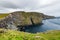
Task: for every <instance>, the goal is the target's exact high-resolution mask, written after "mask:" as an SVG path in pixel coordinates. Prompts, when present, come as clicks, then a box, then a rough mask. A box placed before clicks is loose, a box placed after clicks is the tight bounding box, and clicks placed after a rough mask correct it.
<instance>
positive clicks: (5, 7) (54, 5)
mask: <svg viewBox="0 0 60 40" xmlns="http://www.w3.org/2000/svg"><path fill="white" fill-rule="evenodd" d="M17 10H24V11H38V12H43V13H45V14H47V15H54V16H60V15H59V13H60V12H59V10H60V0H0V12H11V11H17ZM56 14H57V15H56Z"/></svg>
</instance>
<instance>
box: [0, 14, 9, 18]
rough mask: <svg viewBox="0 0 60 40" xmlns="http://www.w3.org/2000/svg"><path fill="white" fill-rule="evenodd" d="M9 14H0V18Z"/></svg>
mask: <svg viewBox="0 0 60 40" xmlns="http://www.w3.org/2000/svg"><path fill="white" fill-rule="evenodd" d="M8 15H9V14H0V18H4V17H6V16H8Z"/></svg>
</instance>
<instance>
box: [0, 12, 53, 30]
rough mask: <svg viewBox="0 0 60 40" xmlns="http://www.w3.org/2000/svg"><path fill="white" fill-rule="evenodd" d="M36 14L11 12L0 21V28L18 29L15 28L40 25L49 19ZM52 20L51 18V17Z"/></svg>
mask: <svg viewBox="0 0 60 40" xmlns="http://www.w3.org/2000/svg"><path fill="white" fill-rule="evenodd" d="M49 17H51V16H46V15H44V14H42V13H38V12H24V11H17V12H12V13H10V14H9V15H8V16H6V17H5V18H4V19H2V20H0V28H7V29H15V30H16V29H18V28H17V26H26V25H36V24H41V23H42V20H43V19H46V18H49ZM52 18H53V17H52Z"/></svg>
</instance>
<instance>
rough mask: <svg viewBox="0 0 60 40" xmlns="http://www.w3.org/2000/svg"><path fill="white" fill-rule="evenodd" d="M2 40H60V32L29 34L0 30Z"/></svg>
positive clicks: (0, 39)
mask: <svg viewBox="0 0 60 40" xmlns="http://www.w3.org/2000/svg"><path fill="white" fill-rule="evenodd" d="M0 40H60V31H48V32H41V33H36V34H33V33H27V32H20V31H16V30H6V29H5V30H3V29H0Z"/></svg>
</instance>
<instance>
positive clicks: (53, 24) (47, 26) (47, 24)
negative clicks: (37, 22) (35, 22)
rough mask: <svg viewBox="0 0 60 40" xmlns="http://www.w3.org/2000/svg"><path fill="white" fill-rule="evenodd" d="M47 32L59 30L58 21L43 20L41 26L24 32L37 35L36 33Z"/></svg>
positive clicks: (59, 20) (59, 22)
mask: <svg viewBox="0 0 60 40" xmlns="http://www.w3.org/2000/svg"><path fill="white" fill-rule="evenodd" d="M48 30H60V19H48V20H43V25H41V26H35V27H29V28H28V29H26V30H25V31H26V32H30V33H37V32H44V31H48Z"/></svg>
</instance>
